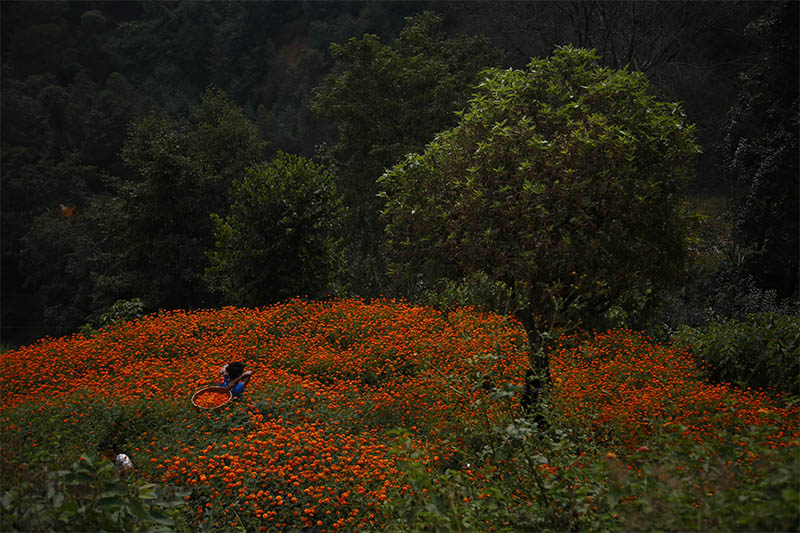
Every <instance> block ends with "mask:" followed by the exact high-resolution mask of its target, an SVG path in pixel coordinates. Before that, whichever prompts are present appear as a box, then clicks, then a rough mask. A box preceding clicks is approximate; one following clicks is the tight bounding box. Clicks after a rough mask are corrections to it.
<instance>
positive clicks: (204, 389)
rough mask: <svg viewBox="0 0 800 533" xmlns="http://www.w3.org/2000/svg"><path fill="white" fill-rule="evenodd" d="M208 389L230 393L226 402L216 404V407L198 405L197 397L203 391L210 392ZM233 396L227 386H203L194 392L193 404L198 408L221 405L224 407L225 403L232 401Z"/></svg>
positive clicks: (218, 406) (217, 407)
mask: <svg viewBox="0 0 800 533" xmlns="http://www.w3.org/2000/svg"><path fill="white" fill-rule="evenodd" d="M208 391H211V392H225V393H227V394H228V399H227V400H225V401H224V402H222V403H221V404H219V405H216V406H214V407H203V406H202V405H197V401H196V400H197V397H198V396H200V395H201V394H202V393H204V392H208ZM232 397H233V395H232V394H231V391H229V390H228V389H227V388H225V387H220V386H211V387H203V388H202V389H200V390H199V391H197V392H195V393H194V394H192V405H194V406H195V407H197V408H198V409H219V408H220V407H222V406H223V405H225V404H226V403H228V402H229V401H231V398H232Z"/></svg>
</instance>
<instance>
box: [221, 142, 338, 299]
mask: <svg viewBox="0 0 800 533" xmlns="http://www.w3.org/2000/svg"><path fill="white" fill-rule="evenodd" d="M341 210H342V203H341V199H340V197H339V196H338V194H337V192H336V187H335V183H334V181H333V177H332V175H331V174H330V173H329V172H327V171H325V170H324V169H323V168H322V167H321V166H320V165H317V164H315V163H313V162H311V161H309V160H307V159H305V158H303V157H301V156H295V155H291V154H287V153H284V152H278V154H277V155H276V156H275V158H274V159H273V160H271V161H270V162H268V163H263V164H261V165H257V166H254V167H251V168H249V169H247V172H246V173H245V175H244V176H243V177H242V178H241V179H238V180H236V181H235V182H234V184H233V187H232V189H231V206H230V214H229V215H228V216H226V217H224V218H223V217H221V216H219V215H217V214H214V215H213V217H212V218H213V221H214V225H215V227H216V230H215V238H216V247H215V249H214V250H213V251H210V252H209V254H208V255H209V258H210V259H211V267H210V268H209V269H208V270H207V279H208V280H209V285H210V286H211V287H212V288H213V289H214V290H216V291H218V292H221V293H222V294H223V295H224V297H225V300H226V301H227V302H228V303H232V304H236V305H247V306H258V305H265V304H268V303H274V302H276V301H278V300H281V299H283V298H289V297H292V296H297V295H307V296H312V297H318V296H325V295H326V294H328V292H330V291H331V289H332V286H333V283H334V282H335V281H336V279H335V278H336V275H337V274H338V273H339V272H338V271H339V269H340V268H341V265H342V257H341V251H340V247H339V244H340V242H339V221H340V218H341V216H342V212H341Z"/></svg>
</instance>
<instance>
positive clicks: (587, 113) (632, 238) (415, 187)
mask: <svg viewBox="0 0 800 533" xmlns="http://www.w3.org/2000/svg"><path fill="white" fill-rule="evenodd" d="M692 131H693V128H692V126H691V125H689V124H687V123H686V120H685V117H684V115H683V113H682V112H681V108H680V106H679V105H678V104H675V103H667V102H661V101H659V100H658V99H657V98H656V97H655V96H653V94H652V92H651V91H650V88H649V85H648V82H647V79H646V78H645V77H644V75H643V74H641V73H636V72H628V71H626V70H614V69H608V68H601V67H599V66H598V64H597V55H596V54H595V52H593V51H588V50H583V49H576V48H572V47H564V48H559V49H557V50H556V52H555V53H554V55H553V56H552V57H551V58H549V59H534V60H532V61H531V62H530V63H529V65H528V68H527V70H513V69H509V70H500V69H491V70H488V71H485V72H484V76H483V82H482V83H481V84H480V85H479V86H478V89H477V93H476V94H475V95H474V96H473V98H472V99H471V100H470V105H469V107H468V109H466V111H465V112H463V113H462V114H461V115H460V122H459V124H458V125H457V126H456V127H455V128H453V129H451V130H449V131H446V132H444V133H442V134H440V135H439V136H437V138H436V139H435V140H434V141H433V142H432V143H431V144H429V145H428V146H427V147H426V149H425V151H424V152H423V153H422V154H421V155H420V154H410V155H408V156H407V157H406V159H405V160H404V161H403V162H401V163H399V164H398V165H396V166H395V167H394V168H392V169H390V170H389V171H387V172H386V174H385V175H384V176H383V177H382V178H381V182H382V183H383V186H384V187H385V188H386V196H387V204H386V209H385V211H384V217H385V220H386V221H387V227H386V231H387V247H388V255H389V258H390V261H391V273H392V274H393V275H394V276H395V278H396V279H397V280H398V281H400V282H404V283H407V284H413V283H417V282H420V281H422V282H433V281H435V280H437V279H440V278H448V279H459V278H461V277H464V276H470V275H474V274H475V273H477V272H481V273H484V274H485V275H487V276H488V277H489V278H490V279H492V280H496V281H500V282H502V283H504V284H505V285H506V286H507V287H508V288H509V289H510V290H511V291H513V293H514V296H515V299H516V301H518V302H519V305H518V309H517V311H516V316H517V317H518V318H519V320H520V321H521V323H522V325H523V326H524V327H525V329H526V332H527V334H528V338H529V341H530V346H531V353H532V361H531V363H532V366H534V367H536V368H538V369H539V370H540V371H546V370H547V369H548V361H547V358H546V357H545V356H544V355H543V351H542V350H541V348H542V346H543V341H544V337H543V335H544V333H545V331H547V330H549V329H550V328H552V327H554V326H556V325H564V324H571V325H584V326H590V325H591V324H592V323H593V321H594V320H595V319H596V318H597V317H599V316H602V315H603V313H604V312H605V311H606V310H608V309H609V307H610V306H612V305H614V304H617V305H620V304H623V305H624V300H625V298H624V297H628V298H627V300H628V301H630V300H632V298H630V296H631V295H632V294H635V295H637V296H638V297H640V298H641V297H644V296H645V295H646V294H649V293H651V292H652V291H653V290H655V289H657V288H658V287H659V286H661V285H664V284H666V283H669V282H670V281H671V280H673V279H675V278H676V277H677V274H678V273H679V272H680V271H681V269H682V267H683V259H684V252H685V225H684V220H683V217H682V216H681V191H682V189H683V187H684V185H685V183H686V182H687V181H688V179H689V178H690V176H691V173H692V159H693V156H694V155H695V154H696V153H697V152H698V148H697V146H696V145H695V143H694V141H693V134H692ZM536 354H541V355H542V356H541V357H537V356H536Z"/></svg>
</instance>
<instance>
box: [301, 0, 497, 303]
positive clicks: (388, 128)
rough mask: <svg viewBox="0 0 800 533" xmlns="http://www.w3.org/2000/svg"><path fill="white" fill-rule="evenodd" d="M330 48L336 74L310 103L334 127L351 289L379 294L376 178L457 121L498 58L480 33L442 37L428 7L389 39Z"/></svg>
mask: <svg viewBox="0 0 800 533" xmlns="http://www.w3.org/2000/svg"><path fill="white" fill-rule="evenodd" d="M331 53H332V55H333V57H334V60H335V61H336V66H335V68H334V72H333V73H332V74H330V75H329V76H328V77H327V78H326V80H325V83H324V84H322V85H321V86H320V87H318V88H317V90H316V91H315V95H314V98H313V100H312V109H313V110H314V111H315V112H316V113H318V114H319V115H321V116H323V117H325V118H327V119H330V120H332V121H333V122H334V123H335V124H336V125H337V127H338V130H339V139H338V141H337V142H336V144H335V145H333V146H332V147H331V149H330V151H329V153H328V154H327V155H328V156H329V157H330V159H331V162H332V165H333V168H334V170H335V172H336V175H337V179H338V181H339V185H340V189H341V191H342V194H343V195H344V200H345V203H346V204H347V206H348V209H349V216H348V222H347V231H348V235H349V239H348V241H349V242H348V247H349V248H350V251H349V252H348V255H349V256H350V257H351V258H352V259H353V261H352V265H353V266H354V267H355V271H354V272H353V277H354V278H355V279H357V280H359V281H360V282H356V285H358V286H357V287H355V288H356V289H357V290H360V291H365V292H377V291H379V290H381V287H380V285H381V283H380V280H381V279H382V274H383V269H384V267H383V263H382V260H381V259H380V257H379V245H380V242H381V241H382V235H383V226H382V224H381V223H380V221H379V213H380V209H381V208H382V200H381V199H380V198H379V197H378V195H377V193H378V187H377V185H376V180H377V179H378V177H380V175H381V174H383V172H384V170H385V169H386V168H387V167H390V166H392V165H394V164H395V163H397V162H398V161H399V160H400V159H401V158H402V157H403V155H404V154H406V153H408V152H411V151H418V150H421V149H422V148H423V147H424V146H425V144H426V143H427V142H429V141H430V140H431V139H432V138H433V136H434V134H435V133H436V132H437V131H441V130H443V129H445V128H448V127H451V126H452V125H453V124H455V115H454V112H455V111H458V110H459V109H461V108H462V107H463V106H464V104H465V103H466V100H467V97H468V96H469V94H470V93H471V91H472V86H473V84H474V83H475V81H476V78H475V76H476V74H477V72H478V71H479V70H480V69H482V68H484V67H485V66H487V65H491V64H496V62H497V61H498V60H499V53H498V52H497V51H496V50H494V49H492V48H491V47H490V46H489V45H488V43H487V42H486V41H485V40H484V39H479V38H475V37H458V38H448V37H447V36H446V35H445V34H444V32H443V31H442V19H441V17H439V16H438V15H436V14H435V13H432V12H425V13H423V14H421V15H418V16H415V17H409V18H408V19H407V24H406V26H405V28H404V29H403V30H402V31H401V32H400V36H399V37H398V38H397V40H396V41H394V42H393V43H392V44H389V45H386V44H382V43H381V42H380V39H379V37H378V36H377V35H371V34H366V35H364V36H363V37H362V38H360V39H350V40H349V41H347V42H346V43H345V44H332V45H331ZM358 263H361V264H360V266H359V264H358ZM366 281H371V283H369V284H365V283H364V282H366Z"/></svg>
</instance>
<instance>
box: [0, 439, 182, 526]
mask: <svg viewBox="0 0 800 533" xmlns="http://www.w3.org/2000/svg"><path fill="white" fill-rule="evenodd" d="M38 466H39V465H37V467H38ZM37 477H40V479H41V483H40V484H38V486H32V485H31V484H30V483H22V484H19V485H17V486H15V487H13V488H11V489H10V490H6V491H4V492H3V493H2V495H1V496H0V517H2V522H3V528H4V529H5V528H9V530H10V531H46V530H56V531H174V530H175V526H176V522H175V520H174V519H173V518H172V517H171V516H170V515H169V514H168V511H167V512H165V511H166V510H167V509H168V508H171V507H177V506H181V505H183V504H184V503H185V502H184V500H183V498H184V497H185V496H188V495H189V493H190V492H191V491H177V492H176V491H175V490H174V489H172V488H167V489H166V490H165V488H164V487H159V486H157V485H155V484H154V483H145V482H142V481H137V482H136V483H131V484H128V483H125V482H124V481H123V480H122V479H121V478H120V474H119V473H118V472H117V469H116V467H115V466H114V464H113V463H111V462H110V461H104V460H102V459H101V458H99V457H97V456H96V455H94V454H84V455H81V456H80V458H79V460H78V461H76V462H75V463H73V464H72V466H71V467H70V468H69V470H59V471H58V472H49V471H47V470H46V469H45V470H44V471H43V472H38V473H37Z"/></svg>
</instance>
